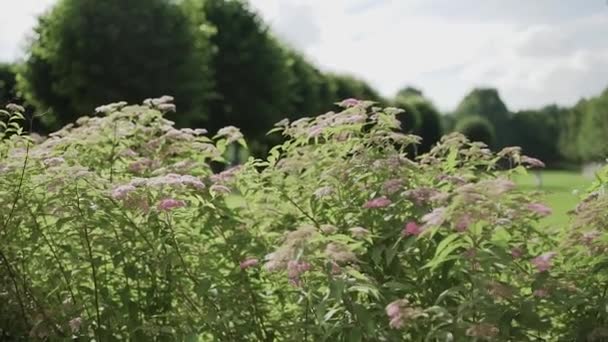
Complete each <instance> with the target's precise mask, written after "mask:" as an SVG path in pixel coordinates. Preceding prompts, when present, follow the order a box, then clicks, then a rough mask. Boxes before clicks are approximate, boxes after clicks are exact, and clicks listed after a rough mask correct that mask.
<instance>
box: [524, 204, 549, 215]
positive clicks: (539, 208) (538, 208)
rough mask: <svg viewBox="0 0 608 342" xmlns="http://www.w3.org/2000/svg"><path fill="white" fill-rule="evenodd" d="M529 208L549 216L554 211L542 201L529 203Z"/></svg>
mask: <svg viewBox="0 0 608 342" xmlns="http://www.w3.org/2000/svg"><path fill="white" fill-rule="evenodd" d="M528 210H530V211H532V212H534V213H536V214H538V215H540V216H549V215H551V213H552V212H553V211H552V210H551V208H549V207H547V206H546V205H544V204H542V203H530V204H528Z"/></svg>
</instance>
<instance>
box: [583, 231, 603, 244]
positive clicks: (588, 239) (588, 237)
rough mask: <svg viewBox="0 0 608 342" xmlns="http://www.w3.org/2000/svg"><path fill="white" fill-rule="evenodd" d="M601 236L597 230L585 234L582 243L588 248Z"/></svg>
mask: <svg viewBox="0 0 608 342" xmlns="http://www.w3.org/2000/svg"><path fill="white" fill-rule="evenodd" d="M600 235H601V233H600V232H598V231H597V230H592V231H589V232H585V233H583V236H582V237H581V242H582V243H583V244H585V245H587V246H589V245H591V244H592V243H593V241H594V240H595V239H597V238H598V237H599V236H600Z"/></svg>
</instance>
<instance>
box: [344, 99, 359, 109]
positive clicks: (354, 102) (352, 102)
mask: <svg viewBox="0 0 608 342" xmlns="http://www.w3.org/2000/svg"><path fill="white" fill-rule="evenodd" d="M359 103H361V101H359V100H357V99H353V98H349V99H346V100H344V101H342V102H340V107H344V108H348V107H354V106H356V105H358V104H359Z"/></svg>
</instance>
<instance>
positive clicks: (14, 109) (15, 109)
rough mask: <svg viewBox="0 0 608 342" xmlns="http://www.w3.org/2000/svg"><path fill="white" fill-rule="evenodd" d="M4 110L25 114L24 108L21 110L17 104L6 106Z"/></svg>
mask: <svg viewBox="0 0 608 342" xmlns="http://www.w3.org/2000/svg"><path fill="white" fill-rule="evenodd" d="M6 109H8V110H9V111H11V112H15V113H16V112H18V113H23V112H25V108H23V106H20V105H18V104H14V103H9V104H7V105H6Z"/></svg>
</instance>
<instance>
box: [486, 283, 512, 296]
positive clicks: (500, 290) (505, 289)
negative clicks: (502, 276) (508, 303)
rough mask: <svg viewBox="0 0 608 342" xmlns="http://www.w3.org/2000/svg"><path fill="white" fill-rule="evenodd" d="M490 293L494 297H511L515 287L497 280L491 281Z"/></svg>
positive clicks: (489, 285)
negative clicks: (512, 287)
mask: <svg viewBox="0 0 608 342" xmlns="http://www.w3.org/2000/svg"><path fill="white" fill-rule="evenodd" d="M488 293H489V294H490V295H491V296H492V297H494V298H501V299H509V298H511V297H512V296H513V289H511V288H510V287H509V286H507V285H504V284H502V283H499V282H497V281H491V282H490V283H489V284H488Z"/></svg>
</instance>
